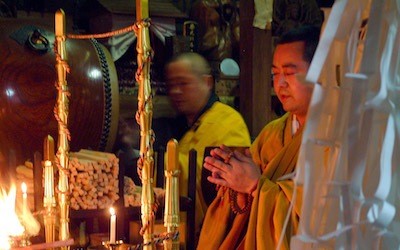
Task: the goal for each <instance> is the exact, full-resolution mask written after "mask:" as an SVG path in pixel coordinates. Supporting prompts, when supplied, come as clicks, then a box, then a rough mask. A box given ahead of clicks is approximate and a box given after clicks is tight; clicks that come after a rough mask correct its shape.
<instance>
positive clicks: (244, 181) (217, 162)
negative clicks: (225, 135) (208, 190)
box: [204, 145, 261, 194]
mask: <svg viewBox="0 0 400 250" xmlns="http://www.w3.org/2000/svg"><path fill="white" fill-rule="evenodd" d="M211 156H212V157H206V158H205V162H204V167H205V168H206V169H208V170H210V171H211V172H212V176H209V177H208V181H210V182H212V183H214V184H217V185H221V186H225V187H228V188H231V189H233V190H235V191H238V192H241V193H248V194H250V193H251V192H252V191H253V190H254V187H256V186H257V183H258V180H259V179H260V176H261V170H260V168H259V167H258V166H257V164H256V163H255V162H254V161H253V159H252V157H251V153H250V150H249V149H246V151H245V152H244V154H242V153H240V152H238V151H234V152H232V151H231V150H230V149H229V148H228V147H227V146H225V145H221V147H220V148H216V149H213V150H212V151H211Z"/></svg>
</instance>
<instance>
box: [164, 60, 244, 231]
mask: <svg viewBox="0 0 400 250" xmlns="http://www.w3.org/2000/svg"><path fill="white" fill-rule="evenodd" d="M210 71H211V68H210V66H209V64H208V62H207V60H206V59H204V58H203V57H202V56H201V55H199V54H196V53H184V54H181V55H179V56H177V57H175V58H173V59H172V60H171V62H169V63H168V64H167V66H166V72H165V73H166V83H167V91H168V96H169V98H170V100H171V103H172V105H173V106H174V108H175V109H176V110H177V111H178V112H179V113H180V114H181V115H180V116H179V117H178V118H177V119H175V121H174V123H175V126H174V128H172V130H173V132H172V137H174V138H176V139H178V140H179V164H180V168H181V175H180V178H179V182H180V183H179V187H180V195H184V196H186V195H187V194H188V175H189V169H188V163H189V151H190V150H191V149H195V150H196V151H197V177H196V212H195V213H196V222H195V224H196V235H198V233H199V232H200V225H201V223H202V222H203V219H204V215H205V213H206V210H207V207H208V206H207V204H206V202H205V200H204V196H203V192H202V189H201V172H202V168H203V157H204V149H205V147H211V146H214V147H219V146H220V145H221V144H222V143H224V144H225V145H229V146H244V147H248V146H250V135H249V131H248V129H247V126H246V123H245V122H244V120H243V118H242V116H241V115H240V114H239V112H237V111H236V110H235V109H233V108H232V107H230V106H228V105H225V104H223V103H221V102H219V101H218V97H217V96H216V95H215V94H214V93H213V92H212V90H213V84H214V82H213V78H212V76H211V72H210ZM210 191H213V190H210Z"/></svg>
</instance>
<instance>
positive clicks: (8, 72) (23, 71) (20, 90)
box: [0, 19, 119, 169]
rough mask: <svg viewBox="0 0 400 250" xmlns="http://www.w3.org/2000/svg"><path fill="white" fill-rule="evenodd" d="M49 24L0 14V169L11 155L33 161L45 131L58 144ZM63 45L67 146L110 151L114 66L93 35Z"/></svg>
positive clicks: (113, 122)
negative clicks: (68, 140) (54, 112)
mask: <svg viewBox="0 0 400 250" xmlns="http://www.w3.org/2000/svg"><path fill="white" fill-rule="evenodd" d="M53 27H54V24H52V23H47V24H46V23H43V21H37V22H34V21H31V20H30V21H26V20H18V19H0V169H2V168H3V167H4V166H7V165H9V162H10V159H11V158H10V155H15V157H13V158H15V159H16V162H15V161H14V162H15V164H23V163H24V162H25V161H26V160H28V159H31V160H33V155H34V152H36V151H39V152H43V140H44V138H45V137H46V136H47V135H48V134H50V135H51V136H52V137H53V138H54V139H55V141H56V143H57V138H58V125H57V121H56V120H55V118H54V114H53V110H54V106H55V103H56V98H57V90H56V88H55V83H56V79H57V72H56V69H55V64H56V59H55V53H54V50H53V45H54V40H55V36H54V28H53ZM66 47H67V57H68V60H67V62H68V65H69V67H70V69H71V73H70V74H68V76H67V82H68V87H69V91H70V93H71V95H70V99H69V120H68V127H69V130H70V133H71V138H72V140H71V142H70V150H71V151H78V150H80V149H82V148H86V149H92V150H99V151H110V150H111V149H112V146H113V144H114V141H115V137H116V132H117V127H118V115H119V97H118V79H117V74H116V70H115V65H114V63H113V61H112V58H111V56H110V54H109V52H108V51H107V50H106V48H105V47H103V46H102V45H101V44H100V43H98V42H97V41H96V40H94V39H92V40H74V39H67V41H66ZM56 145H57V144H56ZM3 169H4V168H3Z"/></svg>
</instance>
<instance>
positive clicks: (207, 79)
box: [203, 75, 214, 90]
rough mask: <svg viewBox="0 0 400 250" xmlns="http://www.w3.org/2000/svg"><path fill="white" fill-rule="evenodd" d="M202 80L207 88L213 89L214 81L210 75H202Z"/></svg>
mask: <svg viewBox="0 0 400 250" xmlns="http://www.w3.org/2000/svg"><path fill="white" fill-rule="evenodd" d="M203 80H204V82H205V83H206V84H207V88H208V89H209V90H212V89H213V87H214V80H213V77H212V76H211V75H203Z"/></svg>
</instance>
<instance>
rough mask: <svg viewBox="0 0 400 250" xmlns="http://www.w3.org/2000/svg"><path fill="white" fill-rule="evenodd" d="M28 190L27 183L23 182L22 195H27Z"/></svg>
mask: <svg viewBox="0 0 400 250" xmlns="http://www.w3.org/2000/svg"><path fill="white" fill-rule="evenodd" d="M27 189H28V188H27V186H26V184H25V182H22V185H21V190H22V193H24V194H26V191H27Z"/></svg>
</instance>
